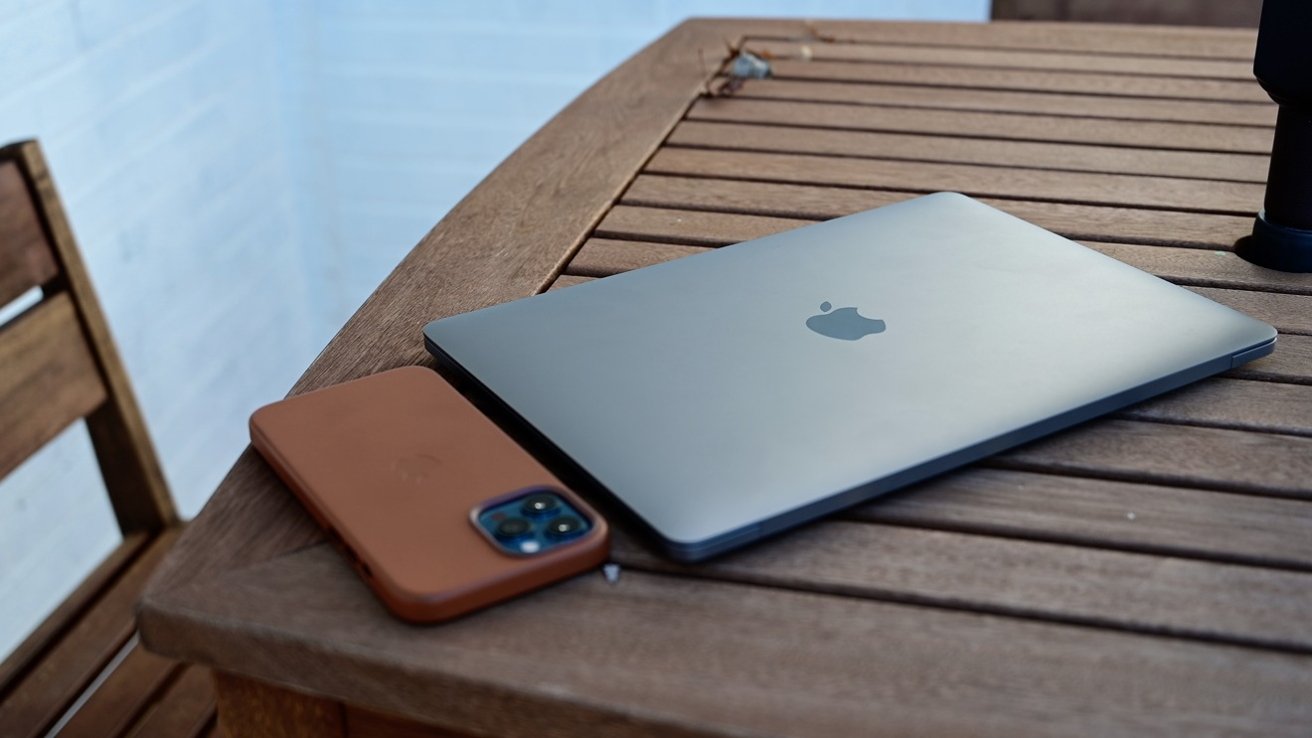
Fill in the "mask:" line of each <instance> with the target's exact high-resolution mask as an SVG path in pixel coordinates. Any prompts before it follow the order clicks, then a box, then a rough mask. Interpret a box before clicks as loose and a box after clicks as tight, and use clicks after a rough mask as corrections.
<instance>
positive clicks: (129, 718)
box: [55, 643, 182, 738]
mask: <svg viewBox="0 0 1312 738" xmlns="http://www.w3.org/2000/svg"><path fill="white" fill-rule="evenodd" d="M181 668H182V667H181V665H180V664H178V662H176V661H173V660H171V659H166V658H164V657H163V656H156V655H155V654H153V653H150V652H149V651H147V650H146V649H144V648H142V646H141V644H139V643H134V644H133V646H132V649H131V650H130V651H129V652H128V655H127V657H126V658H124V659H123V661H122V663H120V664H119V665H118V666H117V667H116V668H115V669H114V671H113V672H111V673H110V674H109V675H108V676H107V677H106V679H105V681H104V683H102V684H101V685H100V686H99V688H97V689H96V691H95V692H93V693H92V694H91V695H90V696H89V697H88V698H87V700H86V702H85V703H83V704H82V706H81V707H80V708H78V710H77V712H75V713H73V715H72V716H71V717H70V719H69V720H68V722H67V723H65V724H64V726H63V727H62V728H61V729H60V730H59V731H58V732H57V733H55V735H56V736H58V737H59V738H113V737H114V736H119V735H122V734H123V733H125V732H126V731H127V730H128V729H129V728H130V727H131V726H132V722H133V720H134V718H135V717H136V716H137V715H138V714H139V713H141V712H144V711H145V710H147V709H148V708H149V707H150V704H151V702H152V701H153V699H154V698H155V697H156V696H157V695H158V694H159V693H160V692H162V690H163V689H164V687H165V685H166V684H167V683H168V679H169V677H170V676H171V675H172V674H173V672H174V670H177V669H181Z"/></svg>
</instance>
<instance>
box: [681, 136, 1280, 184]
mask: <svg viewBox="0 0 1312 738" xmlns="http://www.w3.org/2000/svg"><path fill="white" fill-rule="evenodd" d="M671 145H674V146H683V147H690V148H707V149H727V150H737V151H762V152H779V153H787V154H824V155H830V156H848V157H859V158H863V159H903V160H907V161H932V162H940V163H957V164H989V165H993V166H999V167H1004V166H1005V167H1008V168H1033V169H1053V170H1058V171H1072V172H1075V171H1079V172H1103V173H1116V174H1122V175H1125V174H1141V175H1149V176H1160V177H1187V178H1195V179H1206V180H1217V179H1218V178H1219V177H1221V176H1225V177H1229V178H1233V179H1235V180H1242V181H1245V182H1256V183H1261V184H1265V183H1266V174H1267V164H1268V162H1267V157H1265V156H1260V155H1257V154H1215V153H1205V152H1196V151H1178V150H1170V149H1131V148H1126V147H1123V146H1085V145H1080V146H1076V145H1072V144H1063V143H1048V142H1036V141H999V140H991V139H978V138H947V137H944V136H923V135H918V134H913V133H882V132H877V131H849V130H836V129H829V128H807V127H801V126H775V125H765V124H762V123H750V124H748V123H734V122H718V121H709V120H690V121H686V122H684V123H681V124H679V127H678V128H675V129H674V132H673V133H672V134H670V138H669V139H668V140H667V141H666V146H671ZM874 166H877V165H874Z"/></svg>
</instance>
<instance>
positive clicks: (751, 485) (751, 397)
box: [424, 193, 1276, 561]
mask: <svg viewBox="0 0 1312 738" xmlns="http://www.w3.org/2000/svg"><path fill="white" fill-rule="evenodd" d="M424 335H425V339H426V344H427V346H428V348H429V350H430V351H431V352H432V353H433V354H434V355H435V356H436V357H437V358H438V360H439V364H440V365H441V366H442V367H443V370H444V371H447V372H450V373H455V374H457V375H459V376H461V377H463V378H464V379H466V380H472V381H473V383H474V384H475V385H476V387H477V388H478V393H479V394H483V395H484V396H485V397H487V398H490V399H492V400H494V402H495V404H496V406H497V407H499V408H500V409H501V410H503V411H505V412H506V416H505V417H506V418H509V419H511V420H512V421H513V422H515V423H517V424H519V425H520V426H521V429H522V430H523V431H525V432H526V433H528V434H529V437H530V438H532V439H533V440H534V441H535V442H536V443H539V444H542V447H543V448H545V449H547V454H548V456H549V457H550V458H551V459H553V460H554V461H556V462H557V463H558V464H561V465H564V466H565V467H566V468H567V470H568V472H569V474H568V475H567V477H566V478H567V479H569V480H570V481H572V482H574V483H575V484H582V485H583V486H584V491H588V490H589V489H591V491H594V492H604V493H609V495H611V496H613V497H614V498H615V499H617V500H618V501H619V502H621V503H622V504H623V505H624V506H625V507H626V508H627V509H628V510H629V511H631V512H632V513H634V514H635V516H636V518H637V519H638V520H639V521H640V522H641V523H642V524H643V525H644V526H645V527H646V528H647V529H648V530H649V532H650V533H652V534H653V535H654V536H655V537H656V539H657V540H658V541H659V543H660V544H661V546H662V548H663V549H664V551H665V552H666V553H667V554H668V555H670V556H672V557H674V558H676V559H679V560H683V561H695V560H699V559H703V558H706V557H708V556H712V555H715V554H718V553H721V552H724V551H727V550H729V549H732V548H736V547H738V546H742V545H743V544H746V543H748V542H750V541H753V540H755V539H758V538H760V537H762V536H767V535H770V534H772V533H775V532H778V531H780V530H783V529H785V528H789V527H791V526H795V525H797V524H799V523H802V522H805V521H808V520H812V519H814V518H816V517H819V516H821V515H824V514H826V513H830V512H833V511H836V510H839V509H841V508H844V507H847V506H849V505H852V504H855V503H859V502H863V501H865V500H869V499H871V498H873V497H876V496H878V495H881V494H883V493H885V492H889V491H891V490H894V489H897V488H899V487H902V486H905V485H907V484H910V483H912V482H915V481H918V480H921V479H924V478H926V477H929V476H931V475H934V474H939V473H941V472H945V471H947V470H949V469H953V468H955V467H959V466H961V465H963V464H966V463H968V462H971V461H974V460H976V459H979V458H981V457H984V456H987V455H989V454H993V453H996V452H998V451H1001V450H1003V449H1006V448H1009V447H1012V446H1015V445H1017V444H1020V443H1024V442H1025V441H1029V440H1032V439H1034V438H1038V437H1040V436H1043V435H1045V434H1048V433H1052V432H1053V431H1056V430H1058V429H1061V428H1065V427H1068V426H1070V425H1073V424H1075V423H1078V422H1081V421H1083V420H1087V419H1089V418H1092V417H1095V416H1097V415H1101V414H1103V413H1106V412H1109V411H1112V410H1115V409H1117V408H1120V407H1123V406H1125V405H1129V404H1131V403H1133V402H1136V401H1139V400H1142V399H1144V398H1147V397H1150V396H1152V395H1156V394H1158V393H1161V392H1165V391H1167V390H1170V389H1173V388H1176V387H1179V386H1181V385H1184V384H1187V383H1189V382H1193V381H1195V380H1197V379H1201V378H1203V377H1206V376H1208V375H1211V374H1215V373H1217V372H1222V371H1225V370H1227V369H1230V368H1231V367H1233V366H1237V365H1238V364H1240V363H1242V362H1245V361H1249V360H1251V359H1255V358H1257V357H1260V356H1263V355H1265V354H1268V353H1270V352H1271V351H1272V349H1273V348H1274V345H1275V337H1276V331H1275V330H1274V329H1273V328H1272V327H1271V326H1269V325H1266V324H1265V323H1262V322H1260V321H1257V320H1254V319H1252V318H1250V317H1247V316H1245V315H1243V314H1241V313H1238V312H1235V311H1234V310H1231V309H1230V308H1227V307H1224V306H1222V305H1218V304H1217V303H1215V302H1212V301H1211V300H1208V299H1206V298H1203V297H1200V296H1198V295H1196V294H1194V293H1193V292H1190V291H1188V290H1186V289H1182V288H1180V287H1176V286H1174V285H1172V284H1170V283H1168V282H1164V281H1162V280H1160V279H1158V278H1156V277H1154V276H1152V275H1150V274H1146V273H1144V272H1142V271H1139V270H1138V269H1135V268H1133V267H1130V266H1126V265H1125V264H1122V263H1121V262H1119V261H1116V260H1114V259H1111V258H1108V257H1105V256H1103V255H1101V254H1099V253H1097V252H1096V251H1092V250H1090V249H1088V248H1085V247H1083V246H1081V245H1079V244H1076V243H1074V242H1071V241H1068V240H1067V239H1065V238H1062V237H1060V236H1057V235H1054V234H1052V233H1049V232H1048V231H1045V230H1043V229H1041V228H1039V227H1037V226H1034V225H1031V224H1029V223H1026V222H1024V221H1022V220H1019V219H1017V218H1015V217H1012V216H1010V215H1007V214H1006V213H1003V212H1000V211H998V210H995V209H993V208H990V207H988V206H987V205H984V204H982V203H980V202H977V201H975V200H972V199H970V198H968V197H965V196H963V195H958V194H953V193H940V194H936V195H929V196H927V197H921V198H917V199H914V200H909V201H906V202H902V203H898V204H896V205H890V206H888V207H883V208H879V209H877V210H870V211H867V212H863V213H857V214H855V215H851V216H848V217H845V218H839V219H837V220H831V221H828V222H825V223H819V224H816V225H813V226H807V227H805V228H800V229H797V230H794V231H789V232H787V233H780V234H777V235H773V236H768V237H766V238H761V239H757V240H754V241H748V242H745V243H740V244H737V245H735V246H728V247H725V248H721V249H717V250H714V251H708V252H707V253H704V254H698V255H696V256H691V257H687V258H683V259H679V260H677V261H672V262H667V263H664V264H659V265H656V266H651V267H647V268H645V269H640V270H637V271H633V272H628V273H625V274H618V275H615V276H612V277H607V278H605V279H600V280H597V281H594V282H590V283H586V284H582V285H578V286H574V287H570V288H568V289H564V290H560V291H555V292H549V293H546V294H542V295H537V296H535V297H531V298H527V299H523V300H518V301H516V302H511V303H506V304H503V305H497V306H495V307H490V308H486V309H483V310H478V311H475V312H471V313H466V314H464V315H457V316H452V317H450V318H445V319H442V320H438V321H434V322H432V323H430V324H429V325H428V326H427V327H426V328H425V329H424ZM571 476H572V477H573V478H572V479H570V477H571Z"/></svg>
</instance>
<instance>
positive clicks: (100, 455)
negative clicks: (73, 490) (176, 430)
mask: <svg viewBox="0 0 1312 738" xmlns="http://www.w3.org/2000/svg"><path fill="white" fill-rule="evenodd" d="M34 287H38V288H40V290H41V300H40V302H38V303H36V304H35V305H33V306H32V307H30V308H29V309H27V310H25V311H24V312H23V313H22V314H20V315H18V316H17V317H15V318H13V319H12V320H10V321H9V322H7V323H5V324H3V325H0V478H3V477H5V476H7V475H8V474H9V473H10V472H11V471H13V470H14V468H15V467H17V466H18V465H19V464H20V463H22V462H23V460H25V459H27V458H28V457H30V456H31V455H32V454H34V453H36V451H37V450H39V449H40V448H41V447H42V446H44V445H45V444H46V443H48V442H49V441H50V440H51V439H53V438H54V437H55V436H56V435H57V434H59V433H60V432H61V431H62V430H64V429H65V428H67V427H68V426H70V425H71V424H73V423H75V422H77V421H78V420H83V421H85V422H86V427H87V430H88V432H89V434H90V436H91V442H92V445H93V446H94V448H95V451H96V457H97V461H98V463H99V465H100V471H101V475H102V476H103V478H104V481H105V487H106V488H107V490H108V492H109V498H110V502H111V503H112V504H113V508H114V514H115V515H116V517H117V519H118V525H119V528H120V529H121V530H122V533H123V541H122V543H121V544H119V546H118V548H117V549H115V550H114V551H113V552H112V553H111V554H110V555H109V557H108V558H106V559H105V561H104V562H103V563H102V564H100V565H99V566H98V567H97V568H96V569H95V571H93V572H92V573H91V574H90V575H89V576H88V577H87V578H86V580H85V581H84V582H82V584H81V585H80V586H79V587H78V588H77V590H76V591H74V592H73V594H72V595H71V596H69V598H68V599H67V600H65V601H64V602H63V604H61V605H60V606H59V607H58V608H57V609H56V610H55V612H54V613H53V614H51V616H50V617H49V618H47V619H46V621H45V622H43V623H42V624H41V625H40V626H39V627H38V628H37V629H36V630H35V631H34V632H33V633H32V634H31V635H30V636H28V638H27V639H26V641H24V642H23V644H22V645H20V646H19V647H18V650H16V651H15V652H14V653H13V654H12V655H11V656H9V657H8V658H7V659H6V660H5V661H4V663H3V664H0V735H4V736H6V737H9V736H14V737H15V738H17V737H19V736H40V735H46V734H49V733H50V732H51V731H52V730H53V731H54V732H55V734H57V735H60V736H78V735H88V736H90V735H94V736H105V737H108V736H120V735H133V736H137V735H140V736H146V735H150V736H155V735H159V736H196V735H207V734H209V733H210V732H212V731H214V730H215V726H214V696H213V685H212V682H211V680H210V675H209V673H208V672H207V671H206V670H204V669H201V668H199V667H191V666H186V665H183V664H179V663H177V662H172V661H169V660H167V659H164V658H161V657H159V656H155V655H153V654H149V653H147V652H145V651H144V650H143V649H142V648H141V647H140V646H139V645H138V643H137V638H136V625H135V622H134V619H133V607H134V604H135V602H136V600H137V598H138V596H139V595H140V593H141V590H142V588H143V586H144V585H145V582H146V579H147V578H148V577H149V576H150V573H151V571H152V570H153V569H154V568H155V566H156V565H157V564H158V563H159V562H160V560H161V559H162V558H163V555H164V553H165V552H166V551H167V550H168V549H169V547H170V546H171V545H172V544H173V541H174V540H175V539H176V537H177V532H178V529H179V526H180V523H179V521H178V517H177V513H176V512H175V511H174V508H173V501H172V499H171V498H170V496H169V491H168V488H167V486H166V485H165V482H164V476H163V474H162V472H161V470H160V466H159V462H158V460H157V459H156V457H155V450H154V448H153V447H152V446H151V443H150V438H149V436H148V435H147V433H146V427H145V424H144V422H143V421H142V417H141V412H140V410H139V409H138V408H137V404H136V401H135V400H134V399H133V396H132V390H131V388H130V387H129V385H128V378H127V374H126V373H125V372H124V369H123V364H122V362H121V361H120V360H119V356H118V352H117V350H116V349H115V348H114V343H113V340H112V339H111V338H110V335H109V328H108V326H107V325H106V324H105V318H104V315H103V314H102V313H101V310H100V305H99V304H98V303H97V302H96V297H95V294H94V293H93V291H92V288H91V282H90V281H89V279H88V276H87V272H86V268H85V267H84V266H83V264H82V259H81V257H80V256H79V255H78V250H77V246H76V244H75V243H74V240H73V234H72V231H71V230H70V228H69V224H68V221H67V219H66V218H65V216H64V211H63V207H62V206H61V204H60V201H59V196H58V195H57V194H56V192H55V186H54V183H53V181H52V180H51V178H50V173H49V171H48V170H47V169H46V164H45V159H44V158H43V157H42V155H41V149H40V147H39V146H38V145H37V143H36V142H35V141H25V142H21V143H16V144H12V145H10V146H6V147H4V148H0V305H4V304H8V303H9V302H11V301H12V300H13V299H14V298H16V297H18V296H20V295H23V294H24V293H26V292H28V291H30V290H31V289H32V288H34Z"/></svg>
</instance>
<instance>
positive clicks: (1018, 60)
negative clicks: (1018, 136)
mask: <svg viewBox="0 0 1312 738" xmlns="http://www.w3.org/2000/svg"><path fill="white" fill-rule="evenodd" d="M744 48H746V49H747V50H748V51H751V52H753V53H756V54H758V55H760V56H762V57H764V58H766V59H769V60H771V61H775V60H789V61H792V60H801V61H824V62H834V61H845V62H854V63H862V62H886V63H887V62H893V63H898V64H909V65H917V66H935V67H990V68H994V69H1040V70H1044V71H1047V72H1083V73H1089V72H1095V73H1103V74H1132V75H1149V76H1152V75H1159V76H1168V77H1187V78H1188V77H1195V78H1202V79H1237V80H1243V81H1245V82H1251V81H1252V80H1253V63H1252V62H1251V61H1249V60H1247V59H1178V58H1171V57H1142V56H1122V55H1116V54H1082V53H1069V52H1062V51H1058V52H1049V51H1044V52H1034V51H1017V50H1013V49H980V48H971V47H963V48H950V47H947V48H945V47H942V46H910V45H904V44H853V43H830V42H826V41H814V40H813V41H776V40H771V39H765V40H759V39H750V38H749V39H748V40H747V42H746V43H745V44H744Z"/></svg>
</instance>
